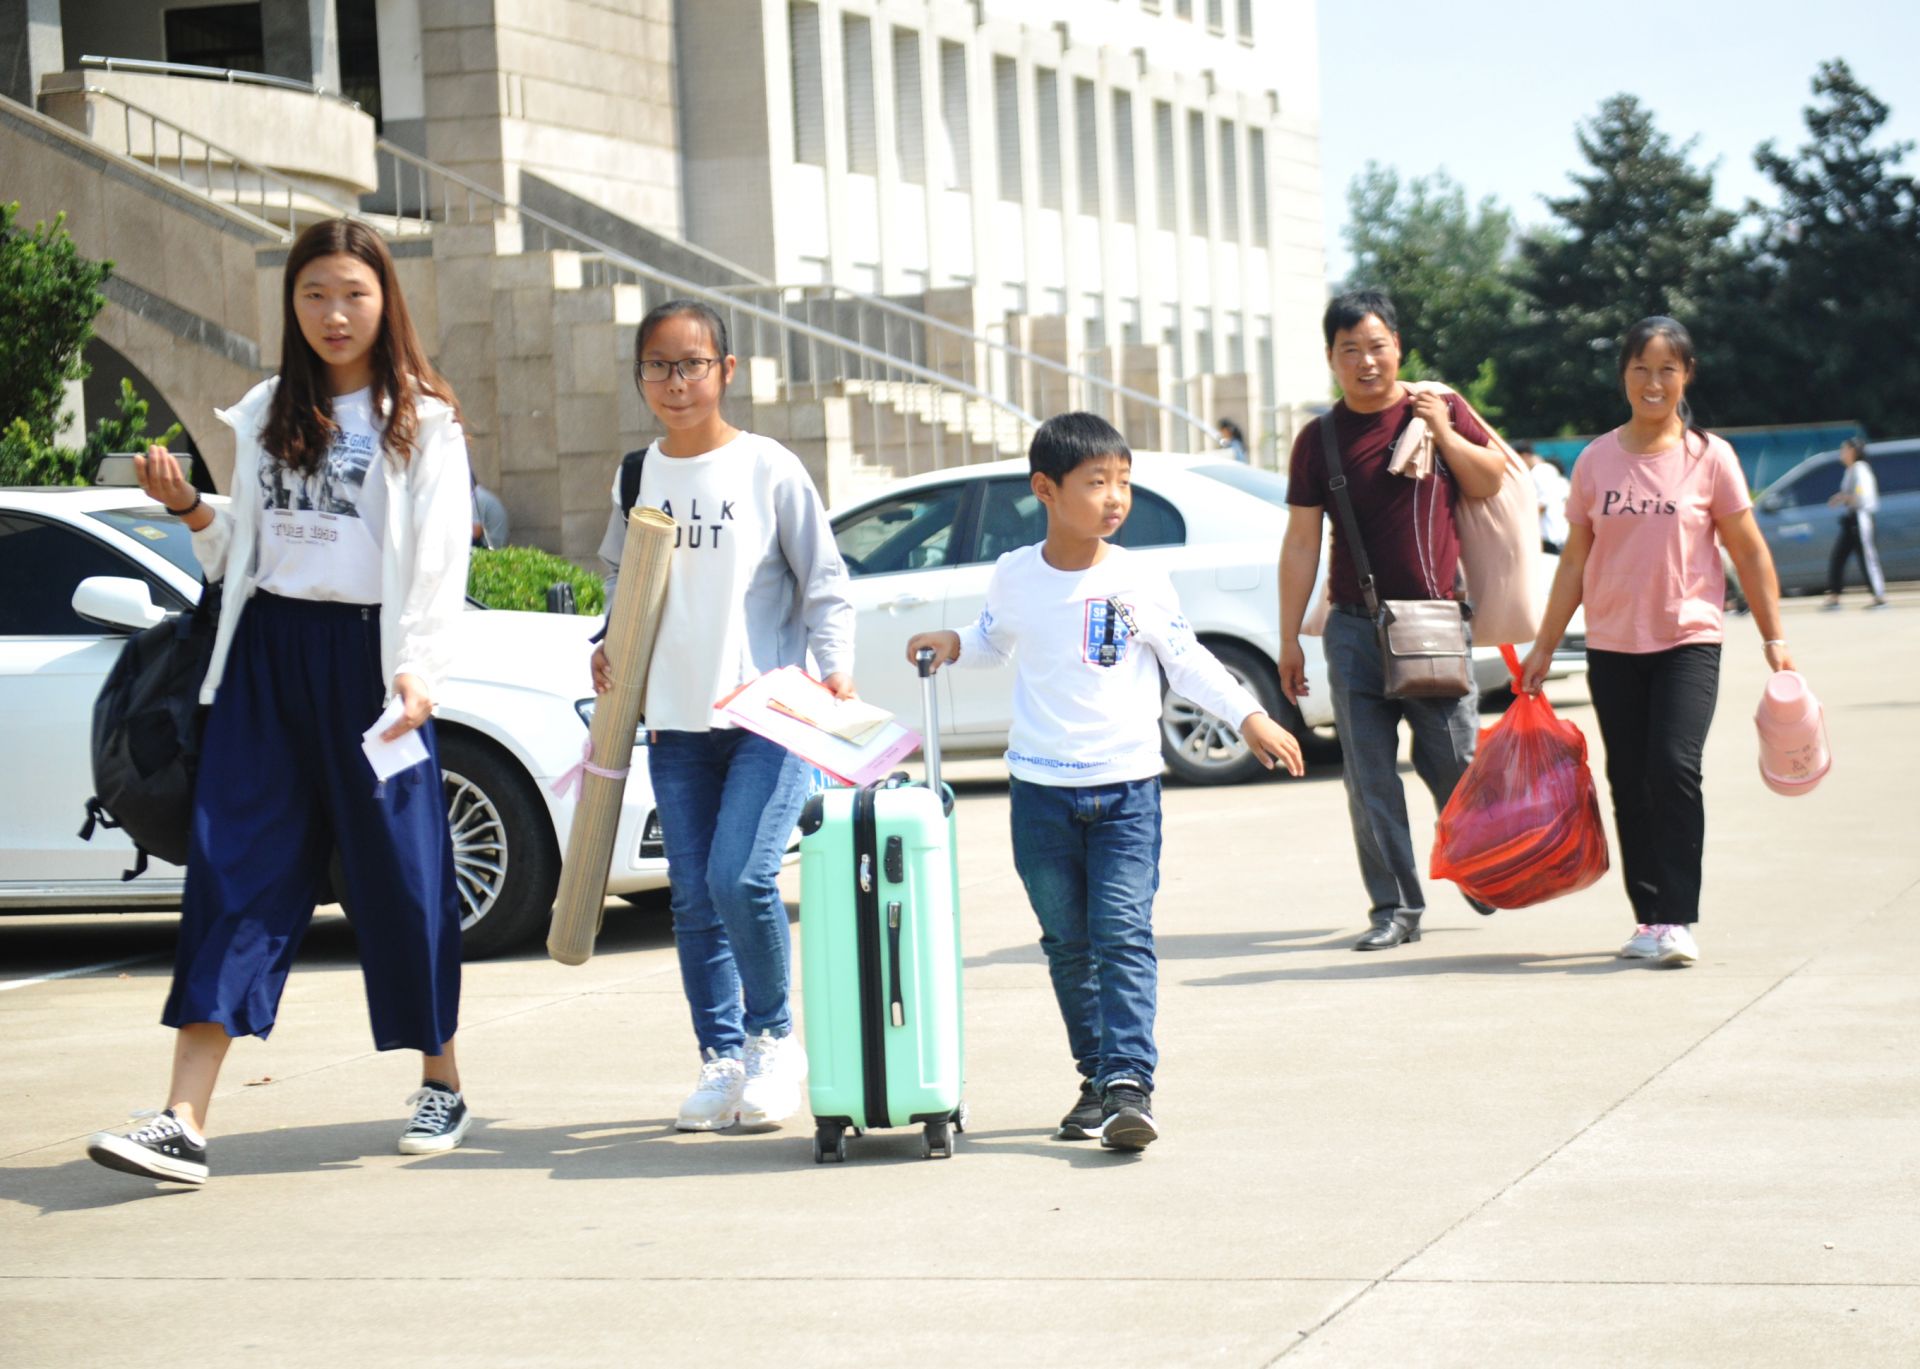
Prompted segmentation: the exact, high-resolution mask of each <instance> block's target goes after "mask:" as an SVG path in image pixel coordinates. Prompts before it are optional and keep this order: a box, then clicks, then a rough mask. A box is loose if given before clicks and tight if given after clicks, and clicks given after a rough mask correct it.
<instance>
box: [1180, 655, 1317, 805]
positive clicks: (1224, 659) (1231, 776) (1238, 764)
mask: <svg viewBox="0 0 1920 1369" xmlns="http://www.w3.org/2000/svg"><path fill="white" fill-rule="evenodd" d="M1210 649H1211V650H1212V652H1213V654H1214V656H1215V657H1217V658H1218V659H1219V662H1220V664H1221V665H1223V666H1225V667H1226V668H1227V674H1229V675H1231V676H1233V678H1234V680H1235V681H1236V682H1238V683H1239V684H1241V685H1243V686H1245V687H1246V689H1247V691H1248V692H1249V693H1251V694H1252V695H1253V697H1254V698H1255V699H1257V700H1258V701H1259V703H1260V707H1261V708H1263V709H1265V710H1266V711H1267V715H1268V716H1269V717H1271V718H1273V719H1275V720H1276V721H1277V722H1279V723H1280V724H1281V726H1283V727H1285V728H1286V729H1287V730H1288V731H1289V732H1293V733H1294V734H1295V736H1298V735H1300V733H1301V732H1303V731H1305V730H1306V728H1305V725H1304V724H1303V723H1301V721H1300V714H1299V712H1298V711H1297V710H1296V709H1294V708H1293V706H1292V705H1291V704H1289V703H1288V702H1287V701H1286V699H1284V698H1283V697H1282V696H1281V694H1280V680H1279V677H1278V676H1277V675H1276V674H1275V673H1274V668H1273V667H1272V666H1271V665H1268V664H1267V663H1266V661H1265V660H1264V659H1263V658H1262V657H1261V656H1260V654H1259V653H1258V652H1255V651H1253V650H1252V649H1250V648H1248V647H1244V646H1240V645H1238V644H1237V643H1233V642H1222V643H1220V644H1219V645H1217V646H1212V647H1211V648H1210ZM1160 752H1161V754H1162V755H1164V756H1165V757H1166V758H1167V766H1168V768H1170V769H1171V770H1172V771H1173V773H1174V775H1175V776H1176V777H1178V778H1179V779H1182V780H1185V781H1186V782H1187V783H1188V784H1240V783H1242V782H1244V781H1246V780H1250V779H1252V778H1254V777H1255V776H1256V775H1260V774H1263V773H1265V771H1266V767H1265V766H1263V765H1261V764H1260V760H1259V758H1258V757H1257V756H1255V755H1254V754H1253V748H1252V747H1250V746H1248V745H1247V743H1246V740H1245V739H1244V738H1243V737H1241V735H1240V729H1239V728H1238V727H1235V726H1233V725H1232V724H1229V723H1226V722H1222V721H1221V720H1220V719H1219V718H1216V717H1214V716H1213V714H1211V713H1209V712H1207V711H1206V710H1205V709H1204V708H1202V707H1200V705H1199V704H1196V703H1194V702H1193V701H1192V700H1191V699H1188V698H1187V697H1186V696H1184V695H1182V694H1180V693H1179V692H1178V691H1176V690H1174V689H1172V688H1171V687H1169V686H1167V685H1166V684H1164V682H1163V684H1162V686H1161V698H1160Z"/></svg>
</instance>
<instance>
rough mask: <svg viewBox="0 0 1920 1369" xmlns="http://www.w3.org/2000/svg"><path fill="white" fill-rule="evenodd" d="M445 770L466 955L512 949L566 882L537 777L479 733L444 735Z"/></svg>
mask: <svg viewBox="0 0 1920 1369" xmlns="http://www.w3.org/2000/svg"><path fill="white" fill-rule="evenodd" d="M440 778H441V782H442V784H443V785H444V786H445V789H446V796H447V826H448V828H449V829H450V831H451V833H452V836H453V872H454V881H455V883H456V885H457V886H458V888H459V891H460V950H461V955H462V957H463V958H465V959H467V960H479V959H484V958H485V957H487V956H491V955H499V954H500V953H501V952H502V951H507V950H512V949H513V948H515V947H518V946H521V945H524V944H525V943H526V942H528V941H530V940H532V939H533V937H534V936H535V934H536V933H539V932H542V931H544V930H545V929H546V928H547V926H548V924H549V922H550V921H551V920H552V917H553V896H554V891H555V890H556V889H558V888H559V887H560V848H559V845H558V844H557V843H556V842H555V840H554V835H553V824H552V822H551V820H550V819H549V818H548V817H547V809H546V805H545V804H543V803H541V802H540V795H539V793H538V792H537V791H536V790H535V789H534V786H533V781H532V780H531V779H529V778H528V777H527V774H526V772H525V771H524V770H522V769H521V768H520V766H519V765H518V764H517V763H515V762H514V761H513V760H511V759H510V758H508V757H507V756H505V755H504V754H502V753H501V752H500V751H498V750H496V749H495V748H493V747H492V746H489V745H488V744H487V743H485V742H484V741H481V740H480V739H479V738H477V737H474V736H471V735H468V734H466V733H462V732H454V731H448V732H443V733H442V734H441V736H440Z"/></svg>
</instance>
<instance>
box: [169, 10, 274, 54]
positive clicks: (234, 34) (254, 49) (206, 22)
mask: <svg viewBox="0 0 1920 1369" xmlns="http://www.w3.org/2000/svg"><path fill="white" fill-rule="evenodd" d="M146 22H148V23H152V22H153V21H152V20H151V19H149V20H147V21H146ZM166 53H167V60H168V61H169V62H182V63H185V64H186V65H188V66H195V67H220V68H221V69H223V70H233V71H265V70H266V69H267V42H266V39H265V37H264V36H263V31H262V25H261V18H260V6H259V5H258V4H252V5H208V6H203V7H201V8H199V9H170V10H168V11H167V12H166Z"/></svg>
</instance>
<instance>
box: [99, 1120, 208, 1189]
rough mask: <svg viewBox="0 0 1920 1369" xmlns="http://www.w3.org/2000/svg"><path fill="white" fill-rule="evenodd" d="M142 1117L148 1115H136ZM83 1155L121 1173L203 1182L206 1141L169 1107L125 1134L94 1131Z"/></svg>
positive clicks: (205, 1163)
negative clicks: (189, 1129)
mask: <svg viewBox="0 0 1920 1369" xmlns="http://www.w3.org/2000/svg"><path fill="white" fill-rule="evenodd" d="M136 1115H138V1116H146V1115H148V1114H136ZM87 1157H88V1158H89V1159H91V1160H93V1161H94V1162H95V1163H96V1164H102V1165H105V1166H106V1167H107V1168H108V1169H117V1170H119V1171H121V1172H122V1173H123V1174H138V1175H141V1176H142V1177H144V1178H148V1179H158V1180H160V1181H161V1182H162V1183H169V1184H204V1183H205V1182H206V1181H207V1143H206V1139H205V1138H204V1137H201V1136H198V1135H195V1134H194V1133H192V1132H190V1131H188V1130H187V1125H186V1123H184V1122H182V1121H181V1120H180V1119H179V1118H178V1117H175V1116H174V1115H173V1109H172V1108H168V1109H167V1110H166V1111H165V1112H162V1113H160V1114H158V1115H157V1116H154V1118H153V1120H152V1121H151V1122H148V1123H146V1124H145V1125H144V1126H139V1127H135V1128H134V1129H133V1130H132V1131H130V1132H128V1133H127V1134H126V1135H125V1136H121V1135H119V1134H117V1133H115V1132H111V1131H96V1132H94V1133H93V1137H92V1139H91V1140H89V1141H88V1142H87Z"/></svg>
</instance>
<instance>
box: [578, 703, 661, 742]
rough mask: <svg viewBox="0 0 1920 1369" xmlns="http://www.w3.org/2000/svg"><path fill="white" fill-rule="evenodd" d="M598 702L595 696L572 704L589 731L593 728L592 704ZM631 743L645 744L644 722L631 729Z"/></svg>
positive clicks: (645, 731) (645, 730) (645, 729)
mask: <svg viewBox="0 0 1920 1369" xmlns="http://www.w3.org/2000/svg"><path fill="white" fill-rule="evenodd" d="M598 702H599V699H598V697H597V696H596V697H594V698H590V699H579V700H576V701H575V703H574V705H573V711H574V712H575V713H578V714H579V715H580V721H581V722H582V723H584V724H585V725H586V728H587V730H588V731H589V732H591V731H592V730H593V706H594V705H595V704H596V703H598ZM633 744H634V745H635V746H645V745H646V744H647V728H646V724H645V723H641V724H639V725H638V726H636V727H635V728H634V729H633Z"/></svg>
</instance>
